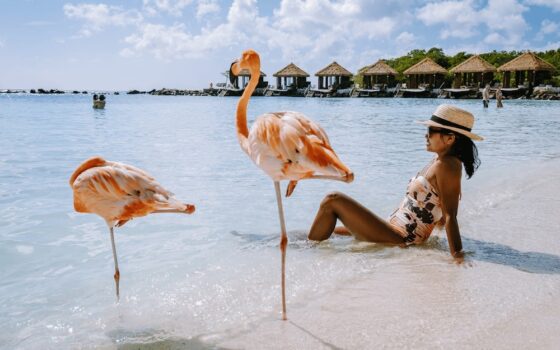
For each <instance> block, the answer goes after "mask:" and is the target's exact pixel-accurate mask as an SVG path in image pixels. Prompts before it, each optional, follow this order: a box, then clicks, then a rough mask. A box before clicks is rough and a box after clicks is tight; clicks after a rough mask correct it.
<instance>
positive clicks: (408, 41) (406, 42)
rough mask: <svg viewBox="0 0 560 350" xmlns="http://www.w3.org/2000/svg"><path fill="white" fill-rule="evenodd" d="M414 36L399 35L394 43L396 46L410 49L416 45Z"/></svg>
mask: <svg viewBox="0 0 560 350" xmlns="http://www.w3.org/2000/svg"><path fill="white" fill-rule="evenodd" d="M416 40H417V39H416V36H415V35H414V34H412V33H409V32H402V33H400V34H399V35H398V36H397V37H396V39H395V41H396V43H397V45H398V46H405V47H407V48H408V47H412V46H413V45H414V44H415V43H416Z"/></svg>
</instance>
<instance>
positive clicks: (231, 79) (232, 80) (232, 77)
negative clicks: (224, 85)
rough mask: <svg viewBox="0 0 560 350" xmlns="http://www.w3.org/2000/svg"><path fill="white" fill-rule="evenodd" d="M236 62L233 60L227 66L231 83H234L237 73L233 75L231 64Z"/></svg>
mask: <svg viewBox="0 0 560 350" xmlns="http://www.w3.org/2000/svg"><path fill="white" fill-rule="evenodd" d="M235 64H237V61H233V62H232V63H231V66H230V67H229V82H230V83H231V84H235V80H236V79H237V75H235V73H233V66H234V65H235Z"/></svg>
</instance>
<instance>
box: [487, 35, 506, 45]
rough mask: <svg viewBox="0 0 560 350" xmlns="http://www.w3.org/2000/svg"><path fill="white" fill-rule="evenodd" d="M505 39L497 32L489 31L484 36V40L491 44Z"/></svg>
mask: <svg viewBox="0 0 560 350" xmlns="http://www.w3.org/2000/svg"><path fill="white" fill-rule="evenodd" d="M505 40H506V39H505V38H504V37H503V36H502V35H500V34H499V33H490V34H488V35H487V36H486V38H484V42H485V43H487V44H491V45H499V44H502V43H503V42H504V41H505Z"/></svg>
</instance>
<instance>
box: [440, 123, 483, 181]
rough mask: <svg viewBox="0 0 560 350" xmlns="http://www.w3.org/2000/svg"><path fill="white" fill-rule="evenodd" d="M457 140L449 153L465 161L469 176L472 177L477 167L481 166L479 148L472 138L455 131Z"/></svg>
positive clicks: (464, 164)
mask: <svg viewBox="0 0 560 350" xmlns="http://www.w3.org/2000/svg"><path fill="white" fill-rule="evenodd" d="M453 134H455V142H454V143H453V146H451V149H450V150H449V153H448V155H450V156H455V157H457V158H459V160H461V162H463V166H464V167H465V172H466V173H467V178H468V179H470V178H471V177H472V176H473V174H474V172H475V171H476V169H478V167H479V166H480V159H478V149H477V148H476V145H475V144H474V142H472V140H471V139H470V138H468V137H466V136H465V135H463V134H459V133H456V132H454V133H453Z"/></svg>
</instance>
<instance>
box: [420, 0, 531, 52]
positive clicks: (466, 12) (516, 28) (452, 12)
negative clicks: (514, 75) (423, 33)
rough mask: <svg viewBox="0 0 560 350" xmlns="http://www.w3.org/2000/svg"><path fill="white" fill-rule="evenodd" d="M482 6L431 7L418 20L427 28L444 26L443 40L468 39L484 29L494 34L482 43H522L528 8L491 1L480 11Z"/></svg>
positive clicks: (464, 1) (509, 0)
mask: <svg viewBox="0 0 560 350" xmlns="http://www.w3.org/2000/svg"><path fill="white" fill-rule="evenodd" d="M479 5H480V2H475V1H474V0H460V1H444V2H439V3H428V4H427V5H425V6H423V7H421V8H419V9H418V10H417V16H418V18H419V19H420V21H422V23H424V24H425V25H428V26H433V25H442V26H443V28H442V30H441V32H440V36H441V38H442V39H447V38H450V37H454V38H459V39H468V38H471V37H474V36H475V35H477V34H479V29H478V28H480V26H481V25H485V26H486V27H487V28H488V29H489V31H490V32H491V34H490V35H489V36H490V37H489V38H487V37H486V38H484V39H483V40H484V41H485V42H492V43H495V44H501V45H504V46H514V45H516V44H520V43H521V42H522V38H523V35H524V34H525V32H526V31H527V29H528V25H527V23H526V22H525V19H524V17H523V13H524V12H525V11H527V10H528V8H527V7H525V6H523V5H522V4H521V3H519V2H518V1H517V0H489V1H488V3H487V4H486V7H483V8H478V7H477V6H479ZM498 36H499V37H498ZM498 39H500V40H501V41H500V42H498Z"/></svg>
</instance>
